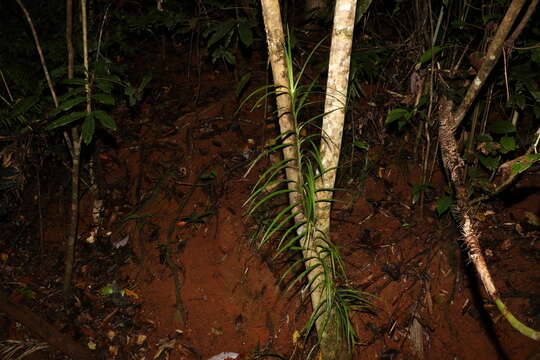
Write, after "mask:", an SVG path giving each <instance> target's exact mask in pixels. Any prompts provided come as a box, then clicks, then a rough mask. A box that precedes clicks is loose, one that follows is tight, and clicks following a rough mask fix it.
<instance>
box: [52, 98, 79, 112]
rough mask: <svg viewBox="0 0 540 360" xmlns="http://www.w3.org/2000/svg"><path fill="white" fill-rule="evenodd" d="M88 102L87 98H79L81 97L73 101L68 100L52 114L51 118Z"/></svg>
mask: <svg viewBox="0 0 540 360" xmlns="http://www.w3.org/2000/svg"><path fill="white" fill-rule="evenodd" d="M85 101H86V97H85V96H79V97H76V98H73V99H69V100H66V101H64V102H63V103H61V104H60V105H59V106H58V107H57V108H56V109H55V110H54V111H53V112H52V113H51V116H56V115H58V114H59V113H61V112H62V111H68V110H70V109H71V108H72V107H74V106H77V105H79V104H82V103H83V102H85Z"/></svg>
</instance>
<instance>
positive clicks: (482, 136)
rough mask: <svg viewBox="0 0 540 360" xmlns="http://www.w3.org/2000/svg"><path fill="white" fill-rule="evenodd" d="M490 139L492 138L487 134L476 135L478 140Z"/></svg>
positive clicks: (486, 140)
mask: <svg viewBox="0 0 540 360" xmlns="http://www.w3.org/2000/svg"><path fill="white" fill-rule="evenodd" d="M490 141H493V138H492V137H491V135H489V134H484V135H479V136H478V142H490Z"/></svg>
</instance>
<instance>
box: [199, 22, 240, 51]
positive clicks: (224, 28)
mask: <svg viewBox="0 0 540 360" xmlns="http://www.w3.org/2000/svg"><path fill="white" fill-rule="evenodd" d="M235 23H236V20H235V19H232V20H229V21H225V22H222V23H220V24H218V25H217V26H215V27H214V28H212V30H211V32H213V34H212V36H211V37H210V40H208V44H207V45H206V46H207V47H211V46H212V45H214V44H215V43H217V42H218V41H219V40H221V39H222V38H223V37H225V35H227V34H228V33H229V31H231V30H232V28H233V26H234V24H235Z"/></svg>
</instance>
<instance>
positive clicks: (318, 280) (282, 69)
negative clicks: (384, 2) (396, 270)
mask: <svg viewBox="0 0 540 360" xmlns="http://www.w3.org/2000/svg"><path fill="white" fill-rule="evenodd" d="M261 4H262V9H263V18H264V24H265V29H266V36H267V43H268V52H269V56H270V63H271V65H272V74H273V78H274V85H275V87H276V89H277V98H276V101H277V110H278V117H279V125H280V131H281V133H282V134H285V133H287V132H291V131H292V132H294V131H295V123H294V119H293V116H292V105H291V98H290V95H289V93H288V92H287V90H288V87H289V83H288V76H287V65H286V62H285V36H284V33H283V25H282V22H281V12H280V8H279V2H278V0H262V1H261ZM353 20H354V13H353ZM284 143H286V144H290V146H288V147H285V148H284V149H283V156H284V158H285V159H292V161H291V162H290V163H289V166H288V167H287V169H286V176H287V179H288V180H289V181H290V182H289V184H288V186H289V189H290V190H294V191H293V192H291V193H289V201H290V203H291V204H299V203H300V193H299V191H298V189H299V186H301V184H300V181H301V176H300V175H299V173H298V171H299V169H298V166H297V161H296V159H297V154H298V147H297V143H296V138H295V137H294V136H288V137H286V138H285V139H284ZM293 211H295V210H293ZM304 221H305V217H304V215H303V214H302V212H301V211H300V212H299V214H298V215H297V216H295V222H296V223H297V224H298V223H302V222H304ZM300 231H302V229H301V230H300ZM311 239H312V237H311V236H305V237H303V238H301V240H300V245H301V246H302V248H303V249H304V250H303V257H304V259H305V260H304V264H305V267H306V268H307V269H309V268H313V270H312V271H310V272H309V273H308V274H307V278H308V281H309V282H310V283H311V289H310V290H311V291H310V292H311V304H312V307H313V309H314V310H315V309H318V308H319V307H320V306H321V304H324V303H326V300H327V299H325V298H324V295H325V294H324V292H323V281H324V276H325V274H323V273H322V272H323V271H322V267H321V266H319V265H320V255H318V254H317V251H316V243H314V242H313V241H312V240H311ZM321 320H322V319H321V318H319V320H318V321H317V322H316V327H317V332H318V335H319V339H327V341H325V342H324V343H323V342H321V353H322V354H323V358H324V359H335V358H336V357H335V356H332V355H331V354H335V353H336V351H335V349H334V348H335V344H336V343H337V336H336V335H337V334H336V333H335V332H330V330H331V327H329V326H326V327H324V326H322V325H323V324H324V322H323V321H321Z"/></svg>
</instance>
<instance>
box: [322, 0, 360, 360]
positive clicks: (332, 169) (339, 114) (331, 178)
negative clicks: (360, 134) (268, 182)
mask: <svg viewBox="0 0 540 360" xmlns="http://www.w3.org/2000/svg"><path fill="white" fill-rule="evenodd" d="M355 15H356V0H337V1H336V7H335V11H334V25H333V30H332V44H331V47H330V60H329V64H328V80H327V84H326V99H325V104H324V113H325V115H324V118H323V124H322V131H321V135H322V136H321V145H320V156H321V165H322V170H323V171H324V173H323V174H322V176H321V177H320V178H319V179H320V181H318V184H317V190H318V192H317V199H318V200H319V202H318V203H317V217H316V218H317V223H316V225H315V228H316V230H317V232H318V233H319V234H322V237H323V238H322V239H321V238H320V235H317V237H316V238H315V239H314V244H313V245H312V247H313V248H315V249H321V248H324V244H323V242H324V241H325V239H330V211H331V202H329V201H324V200H329V199H332V196H333V193H332V191H321V189H331V188H333V187H334V185H335V180H336V171H337V166H338V164H339V155H340V152H341V142H342V137H343V127H344V123H345V111H346V104H347V90H348V85H349V70H350V61H351V48H352V39H353V33H354V20H355ZM319 255H320V256H321V257H323V260H322V261H325V260H324V257H325V256H327V255H326V254H319ZM319 290H320V291H322V289H319ZM329 316H330V317H332V318H330V319H324V318H322V317H321V318H319V319H318V323H319V324H318V327H320V326H321V324H322V323H323V322H324V321H326V322H327V326H329V328H328V330H326V331H325V332H323V336H322V339H321V350H322V351H321V352H322V355H323V358H324V359H337V358H341V357H343V356H345V354H346V353H347V349H346V343H345V341H344V339H342V338H341V336H340V335H341V334H339V333H338V329H336V328H335V325H334V324H335V321H334V319H333V317H334V316H335V314H329ZM337 339H339V340H340V341H337Z"/></svg>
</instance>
